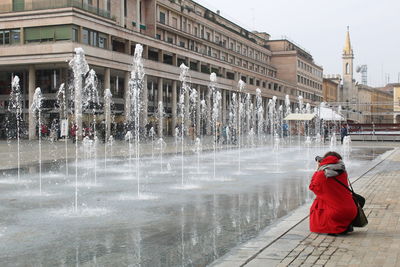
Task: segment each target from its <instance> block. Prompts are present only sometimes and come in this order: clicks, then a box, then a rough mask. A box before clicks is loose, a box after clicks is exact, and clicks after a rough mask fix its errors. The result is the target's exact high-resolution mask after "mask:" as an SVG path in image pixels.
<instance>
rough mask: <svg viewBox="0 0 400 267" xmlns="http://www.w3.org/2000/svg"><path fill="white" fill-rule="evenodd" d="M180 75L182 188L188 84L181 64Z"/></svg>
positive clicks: (186, 75) (185, 72)
mask: <svg viewBox="0 0 400 267" xmlns="http://www.w3.org/2000/svg"><path fill="white" fill-rule="evenodd" d="M180 69H181V73H180V75H179V80H180V81H181V90H180V94H179V115H180V118H181V186H182V188H184V185H185V184H184V172H183V162H184V160H183V159H184V153H183V152H184V150H183V149H184V140H185V118H186V109H185V95H186V93H187V92H189V89H190V87H189V85H188V84H187V83H188V72H189V67H187V66H185V64H183V63H182V64H181V66H180Z"/></svg>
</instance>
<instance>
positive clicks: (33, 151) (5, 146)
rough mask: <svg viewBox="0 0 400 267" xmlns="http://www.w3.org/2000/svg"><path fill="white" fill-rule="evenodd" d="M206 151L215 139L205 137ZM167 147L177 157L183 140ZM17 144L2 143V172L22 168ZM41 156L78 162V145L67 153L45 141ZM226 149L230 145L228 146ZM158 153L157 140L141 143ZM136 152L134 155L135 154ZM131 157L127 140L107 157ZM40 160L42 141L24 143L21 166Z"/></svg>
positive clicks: (190, 148) (100, 152) (189, 145)
mask: <svg viewBox="0 0 400 267" xmlns="http://www.w3.org/2000/svg"><path fill="white" fill-rule="evenodd" d="M203 139H204V140H203V144H202V150H210V149H213V145H212V137H209V136H207V137H205V138H203ZM164 141H165V143H166V146H165V148H164V150H163V152H164V154H175V153H180V152H181V147H180V140H178V142H179V143H178V149H176V147H175V139H174V138H173V137H165V139H164ZM185 144H186V145H185V146H184V153H186V152H191V153H193V152H194V150H195V146H194V142H193V141H190V140H187V141H186V143H185ZM17 147H18V146H17V141H16V140H12V141H10V142H7V141H5V140H0V170H6V169H12V168H17V167H18V156H17V155H18V153H17V151H18V148H17ZM41 147H42V149H41V151H42V152H41V154H42V162H52V161H58V160H64V159H65V158H68V159H75V143H73V142H72V140H67V153H66V152H65V147H66V145H65V141H64V140H61V139H60V140H58V141H55V142H51V141H49V140H46V139H44V140H42V142H41ZM224 148H226V145H224ZM132 149H133V150H134V145H133V144H132ZM152 151H153V153H154V156H157V155H158V154H159V150H158V147H157V140H155V141H154V143H153V147H152V144H151V141H147V142H144V141H141V144H140V154H141V155H142V156H143V155H147V156H150V155H151V154H152ZM78 153H79V157H80V158H83V157H84V155H83V150H82V144H81V143H79V146H78ZM132 153H134V152H132ZM104 154H105V145H104V143H102V142H99V144H98V146H97V157H98V158H99V159H103V158H104ZM128 156H129V145H128V143H127V142H126V141H120V140H118V141H114V142H113V145H112V148H111V147H110V146H109V145H107V157H108V158H111V157H128ZM38 160H39V142H38V140H33V141H28V140H21V141H20V162H21V166H28V165H31V164H36V163H37V162H38Z"/></svg>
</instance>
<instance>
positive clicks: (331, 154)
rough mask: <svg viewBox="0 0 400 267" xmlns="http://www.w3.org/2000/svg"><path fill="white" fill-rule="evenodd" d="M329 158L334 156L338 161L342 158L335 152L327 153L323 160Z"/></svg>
mask: <svg viewBox="0 0 400 267" xmlns="http://www.w3.org/2000/svg"><path fill="white" fill-rule="evenodd" d="M329 156H334V157H337V158H338V159H342V156H340V155H339V153H337V152H335V151H329V152H327V153H326V154H325V155H324V158H326V157H329Z"/></svg>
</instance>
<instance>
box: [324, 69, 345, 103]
mask: <svg viewBox="0 0 400 267" xmlns="http://www.w3.org/2000/svg"><path fill="white" fill-rule="evenodd" d="M340 82H341V77H340V76H339V75H335V76H333V75H332V76H325V77H324V79H323V82H322V92H323V98H324V99H323V100H324V102H338V100H339V99H338V94H339V90H340Z"/></svg>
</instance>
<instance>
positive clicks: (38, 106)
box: [31, 87, 43, 194]
mask: <svg viewBox="0 0 400 267" xmlns="http://www.w3.org/2000/svg"><path fill="white" fill-rule="evenodd" d="M42 100H43V97H42V92H41V90H40V88H39V87H38V88H36V90H35V93H34V94H33V101H32V105H31V111H32V113H34V115H35V116H36V119H37V123H38V135H39V192H40V194H42V127H43V125H42V121H41V111H42Z"/></svg>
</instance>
